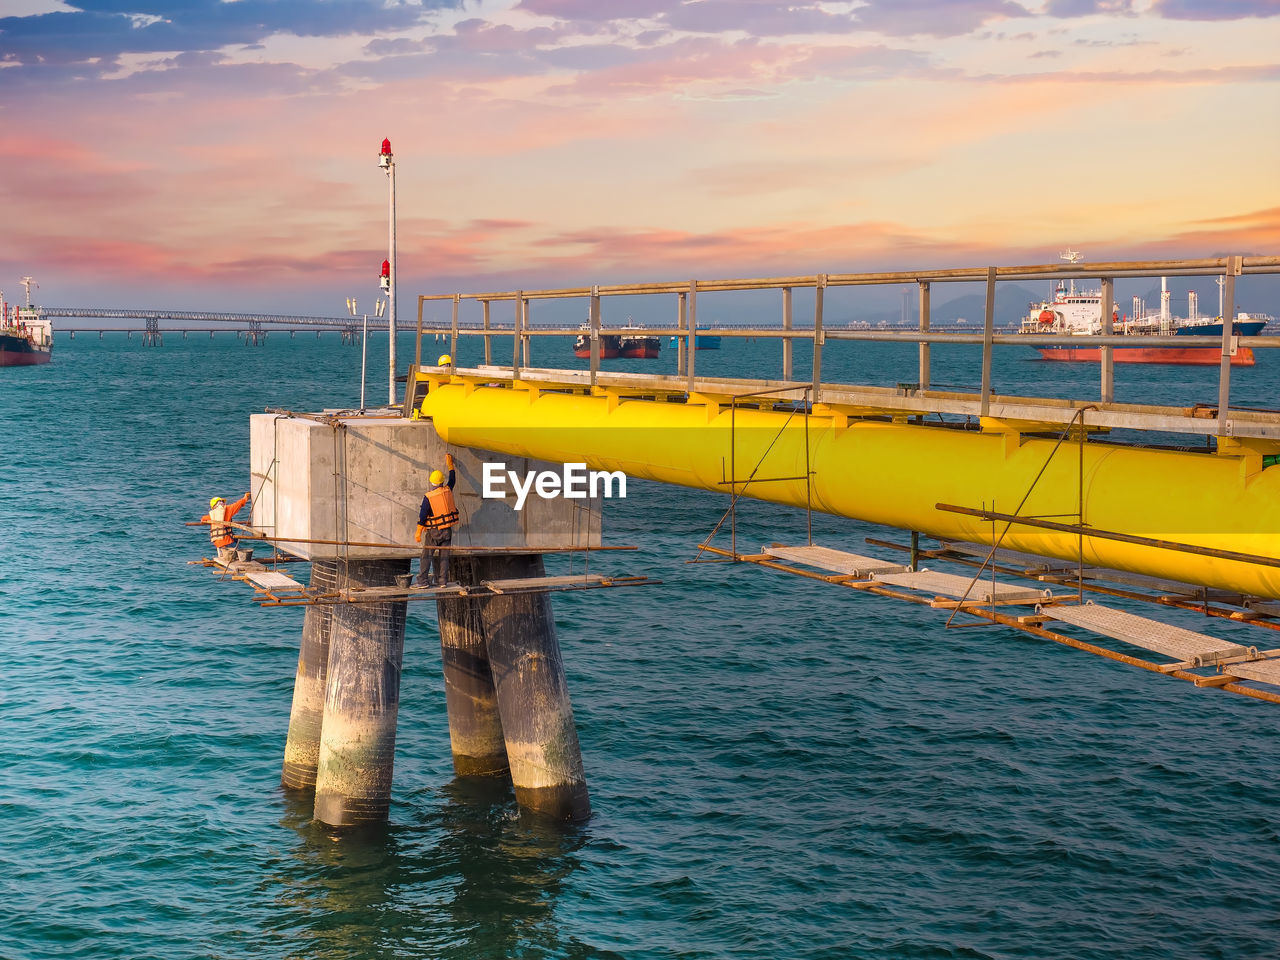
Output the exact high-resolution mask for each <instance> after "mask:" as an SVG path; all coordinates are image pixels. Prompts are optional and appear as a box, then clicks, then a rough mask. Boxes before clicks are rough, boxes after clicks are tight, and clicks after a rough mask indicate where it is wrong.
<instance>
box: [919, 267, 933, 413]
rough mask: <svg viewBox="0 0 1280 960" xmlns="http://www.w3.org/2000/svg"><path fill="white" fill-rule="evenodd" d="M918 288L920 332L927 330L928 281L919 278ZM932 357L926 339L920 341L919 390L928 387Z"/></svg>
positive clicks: (926, 331)
mask: <svg viewBox="0 0 1280 960" xmlns="http://www.w3.org/2000/svg"><path fill="white" fill-rule="evenodd" d="M916 285H917V286H918V287H919V288H920V332H921V333H928V332H929V281H928V280H920V281H917V284H916ZM931 361H932V357H931V354H930V350H929V343H928V341H925V340H922V341H921V342H920V376H919V380H920V382H919V388H920V389H921V390H928V389H929V378H930V377H931V376H932V372H931V370H930V369H929V367H930V363H931Z"/></svg>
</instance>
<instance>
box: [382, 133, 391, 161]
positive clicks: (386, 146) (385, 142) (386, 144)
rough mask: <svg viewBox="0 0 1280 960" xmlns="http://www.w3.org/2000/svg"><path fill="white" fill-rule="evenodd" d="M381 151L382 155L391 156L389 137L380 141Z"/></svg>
mask: <svg viewBox="0 0 1280 960" xmlns="http://www.w3.org/2000/svg"><path fill="white" fill-rule="evenodd" d="M382 153H383V155H384V156H388V157H389V156H391V138H390V137H388V138H386V139H384V140H383V141H382Z"/></svg>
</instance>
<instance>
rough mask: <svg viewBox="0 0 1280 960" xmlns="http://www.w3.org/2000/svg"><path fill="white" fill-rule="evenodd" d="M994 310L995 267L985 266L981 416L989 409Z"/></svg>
mask: <svg viewBox="0 0 1280 960" xmlns="http://www.w3.org/2000/svg"><path fill="white" fill-rule="evenodd" d="M995 311H996V268H995V267H987V309H986V315H985V316H984V317H983V320H982V398H981V400H980V401H979V402H980V403H981V412H982V416H984V417H985V416H986V415H987V413H988V412H989V411H990V410H991V336H992V332H993V329H992V328H993V324H994V322H995Z"/></svg>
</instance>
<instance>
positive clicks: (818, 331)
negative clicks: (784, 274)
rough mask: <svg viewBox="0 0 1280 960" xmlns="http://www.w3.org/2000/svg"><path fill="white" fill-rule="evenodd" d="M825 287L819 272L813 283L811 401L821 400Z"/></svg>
mask: <svg viewBox="0 0 1280 960" xmlns="http://www.w3.org/2000/svg"><path fill="white" fill-rule="evenodd" d="M826 289H827V275H826V274H825V273H820V274H818V275H817V276H816V277H815V278H814V285H813V402H814V403H821V402H822V344H823V343H825V342H826V337H825V336H824V335H823V332H822V300H823V295H824V294H825V293H826Z"/></svg>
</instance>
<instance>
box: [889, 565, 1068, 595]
mask: <svg viewBox="0 0 1280 960" xmlns="http://www.w3.org/2000/svg"><path fill="white" fill-rule="evenodd" d="M872 579H874V580H875V581H876V582H877V583H889V584H893V585H894V586H898V587H907V588H908V589H911V590H921V591H924V592H925V593H932V594H935V595H936V596H940V597H955V598H956V599H965V600H973V601H977V602H979V603H991V602H992V601H1005V602H1007V601H1019V602H1024V601H1025V602H1032V603H1038V602H1040V601H1042V600H1047V599H1049V598H1050V597H1051V596H1052V594H1051V593H1050V592H1049V591H1048V590H1037V589H1036V588H1035V587H1015V586H1011V585H1009V584H1004V583H998V584H996V585H995V589H994V590H992V587H991V581H990V580H982V579H981V578H979V579H978V581H977V582H976V583H975V582H974V581H973V578H972V577H962V576H959V575H957V574H954V573H938V572H936V571H933V570H920V571H917V572H916V573H884V574H876V576H875V577H873V578H872ZM966 591H967V594H966Z"/></svg>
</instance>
